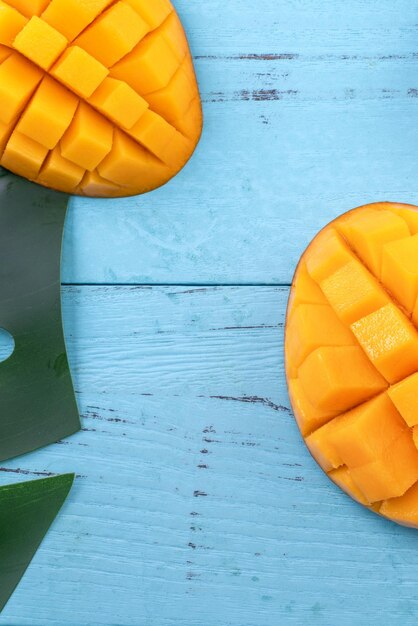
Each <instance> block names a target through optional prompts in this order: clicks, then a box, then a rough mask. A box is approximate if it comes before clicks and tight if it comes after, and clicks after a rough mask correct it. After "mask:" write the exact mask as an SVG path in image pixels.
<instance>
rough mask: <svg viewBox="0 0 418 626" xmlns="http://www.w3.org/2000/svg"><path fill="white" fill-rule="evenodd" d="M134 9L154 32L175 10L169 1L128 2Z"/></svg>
mask: <svg viewBox="0 0 418 626" xmlns="http://www.w3.org/2000/svg"><path fill="white" fill-rule="evenodd" d="M126 2H127V3H128V4H130V5H131V7H132V8H133V9H135V11H136V12H137V13H138V14H139V15H140V16H141V17H142V18H143V19H144V20H145V22H147V24H148V26H149V29H150V30H154V29H155V28H157V27H158V26H160V24H162V22H164V20H165V19H166V18H167V17H168V16H169V15H170V13H171V12H172V10H173V7H172V6H171V4H170V2H169V1H168V0H153V2H152V5H151V4H150V2H149V0H126Z"/></svg>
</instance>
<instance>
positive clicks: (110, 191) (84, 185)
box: [80, 172, 120, 198]
mask: <svg viewBox="0 0 418 626" xmlns="http://www.w3.org/2000/svg"><path fill="white" fill-rule="evenodd" d="M80 187H81V190H82V192H83V194H84V195H85V196H92V197H96V196H105V197H107V198H113V197H117V196H118V195H120V188H119V187H118V186H117V185H115V184H114V183H111V182H110V180H105V179H104V178H101V177H100V176H99V174H98V173H97V172H86V175H85V176H84V178H83V180H82V182H81V185H80Z"/></svg>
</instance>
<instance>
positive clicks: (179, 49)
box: [127, 0, 188, 63]
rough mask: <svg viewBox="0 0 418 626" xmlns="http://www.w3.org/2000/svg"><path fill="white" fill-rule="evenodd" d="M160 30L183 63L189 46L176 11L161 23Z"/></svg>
mask: <svg viewBox="0 0 418 626" xmlns="http://www.w3.org/2000/svg"><path fill="white" fill-rule="evenodd" d="M127 1H129V0H127ZM134 1H135V0H132V2H134ZM159 32H160V33H161V35H162V36H163V38H164V39H165V40H166V42H167V43H168V45H169V46H170V48H171V50H172V52H173V54H174V55H175V57H176V58H177V60H178V62H179V63H181V62H182V61H183V59H184V57H185V56H186V54H187V52H188V46H187V40H186V38H185V37H184V29H183V26H182V24H181V22H180V20H179V18H178V17H177V15H176V14H175V13H174V12H172V13H170V15H169V16H168V17H167V19H166V20H165V21H164V22H163V23H162V24H161V26H160V27H159ZM179 41H183V44H182V45H178V43H179Z"/></svg>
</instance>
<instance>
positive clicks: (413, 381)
mask: <svg viewBox="0 0 418 626" xmlns="http://www.w3.org/2000/svg"><path fill="white" fill-rule="evenodd" d="M388 394H389V397H390V399H391V400H392V402H393V404H394V405H395V406H396V408H397V409H398V411H399V413H400V414H401V415H402V417H403V419H404V420H405V422H406V423H407V424H408V426H411V427H412V426H416V425H417V424H418V373H415V374H412V376H408V378H404V379H403V380H401V381H400V382H399V383H397V384H396V385H392V386H391V387H390V388H389V389H388Z"/></svg>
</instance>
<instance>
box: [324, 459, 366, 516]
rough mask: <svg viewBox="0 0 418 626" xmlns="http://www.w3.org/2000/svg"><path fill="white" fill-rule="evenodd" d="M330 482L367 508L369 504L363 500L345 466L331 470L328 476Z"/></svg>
mask: <svg viewBox="0 0 418 626" xmlns="http://www.w3.org/2000/svg"><path fill="white" fill-rule="evenodd" d="M328 476H329V477H330V478H331V480H332V481H333V482H334V483H335V484H336V485H338V486H339V487H340V489H342V490H343V491H345V493H346V494H347V495H349V496H351V497H352V498H353V500H356V501H357V502H359V503H360V504H364V506H368V505H369V504H370V502H369V501H368V500H367V499H366V498H365V496H364V494H363V493H362V492H361V491H360V489H359V488H358V487H357V485H356V483H355V482H354V481H353V479H352V477H351V474H350V470H349V469H348V467H346V466H345V465H341V467H338V468H337V469H334V470H331V471H330V472H329V474H328Z"/></svg>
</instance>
